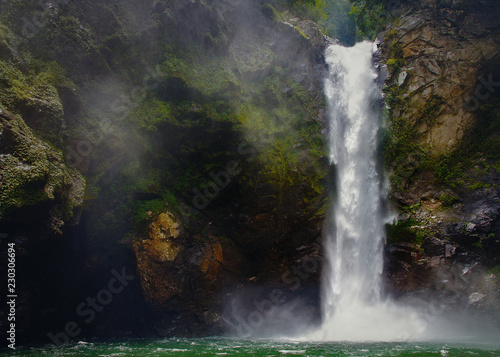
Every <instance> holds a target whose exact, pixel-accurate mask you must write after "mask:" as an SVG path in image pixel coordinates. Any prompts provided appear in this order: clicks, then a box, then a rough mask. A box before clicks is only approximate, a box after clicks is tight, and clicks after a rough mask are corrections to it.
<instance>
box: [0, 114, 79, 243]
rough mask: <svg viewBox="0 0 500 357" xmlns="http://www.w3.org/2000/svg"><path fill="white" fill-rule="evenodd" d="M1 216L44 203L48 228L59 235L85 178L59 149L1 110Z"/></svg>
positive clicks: (12, 215) (72, 212)
mask: <svg viewBox="0 0 500 357" xmlns="http://www.w3.org/2000/svg"><path fill="white" fill-rule="evenodd" d="M0 137H1V143H0V169H1V172H2V176H1V179H0V180H1V181H0V185H1V187H2V193H1V196H0V219H2V220H6V221H8V220H9V219H14V218H15V216H16V215H15V210H16V209H21V208H29V207H31V208H36V206H47V207H49V208H48V211H50V216H51V221H50V223H49V224H50V227H51V230H52V231H53V233H55V234H58V235H61V234H62V232H61V228H62V226H63V225H64V222H65V221H66V222H67V221H70V220H71V219H72V218H73V217H74V215H75V213H76V215H77V216H78V209H79V208H80V205H81V204H82V201H83V193H84V188H85V181H84V179H83V177H82V176H81V175H80V174H79V173H78V172H77V171H76V170H75V169H73V168H71V167H69V166H68V165H67V164H66V163H65V162H64V159H63V155H62V153H61V152H59V151H57V150H55V149H53V148H52V147H51V146H50V145H49V144H47V143H45V142H44V141H42V140H40V139H38V138H37V137H36V136H35V135H34V134H33V132H32V131H31V129H30V128H28V126H27V125H26V124H25V122H24V121H23V120H22V119H21V118H20V117H17V116H14V115H13V114H10V113H8V112H5V111H3V110H2V109H0Z"/></svg>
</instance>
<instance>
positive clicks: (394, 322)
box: [311, 41, 421, 341]
mask: <svg viewBox="0 0 500 357" xmlns="http://www.w3.org/2000/svg"><path fill="white" fill-rule="evenodd" d="M373 46H374V45H373V44H372V43H370V42H367V41H365V42H361V43H358V44H357V45H355V46H354V47H349V48H348V47H343V46H340V45H332V46H330V47H329V48H328V50H327V52H326V59H327V63H328V65H329V68H330V75H329V78H327V80H326V83H325V84H326V85H325V90H326V96H327V99H328V104H329V120H330V161H331V163H332V164H333V165H334V166H335V169H336V174H337V177H336V182H337V187H336V197H335V199H334V200H333V208H332V212H331V217H330V222H329V224H328V227H329V228H328V232H327V238H326V242H325V253H326V256H327V266H326V267H325V268H324V274H323V282H322V284H323V305H322V309H323V311H322V313H323V326H322V328H321V329H320V330H319V331H316V332H315V333H313V336H311V338H317V339H321V340H351V341H355V340H378V341H380V340H398V339H406V338H408V337H409V336H410V335H412V336H413V337H414V335H416V334H417V333H418V331H417V330H418V329H419V328H418V327H419V326H418V324H416V323H415V321H414V316H413V317H412V316H411V314H409V313H408V312H407V311H403V310H404V309H402V308H399V307H397V306H395V305H394V304H392V303H390V302H388V301H384V300H383V299H382V297H381V276H382V270H383V247H384V241H385V232H384V213H383V207H382V204H383V194H382V191H383V190H382V183H383V180H382V177H381V174H380V172H379V170H378V167H377V166H378V163H377V144H378V130H379V127H380V121H381V109H380V106H379V105H378V103H379V102H380V100H381V98H382V96H381V91H380V89H379V88H378V86H377V85H376V82H375V80H376V77H377V74H376V72H375V70H374V67H373V63H372V62H373V60H372V56H373ZM412 318H413V320H412ZM420 329H421V326H420Z"/></svg>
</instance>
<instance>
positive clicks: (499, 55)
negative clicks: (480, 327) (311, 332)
mask: <svg viewBox="0 0 500 357" xmlns="http://www.w3.org/2000/svg"><path fill="white" fill-rule="evenodd" d="M400 11H401V14H402V16H401V17H400V18H399V19H398V20H397V21H396V22H395V23H394V24H393V25H391V26H389V28H388V29H387V30H386V31H385V32H384V33H382V34H381V35H380V36H379V38H380V39H383V44H382V46H383V48H382V53H383V55H384V62H385V63H386V65H387V67H388V71H389V78H388V79H387V80H386V87H385V88H384V91H385V92H386V103H387V105H388V113H389V129H388V135H387V139H386V141H385V148H384V156H385V161H386V166H387V168H388V170H389V172H390V174H391V178H390V180H391V200H392V202H393V204H394V207H395V208H396V210H397V211H398V212H399V218H398V222H397V223H396V224H394V225H391V226H389V237H388V238H389V243H390V245H389V246H388V254H387V262H386V273H387V281H388V284H389V286H390V289H391V290H392V291H393V292H394V293H395V295H398V296H404V297H405V298H408V299H410V298H411V297H413V298H416V297H419V298H423V297H425V296H429V297H430V298H431V299H436V300H433V301H438V302H443V304H445V305H446V306H447V308H456V307H459V308H461V309H463V310H468V311H469V312H472V311H475V312H481V313H486V314H489V317H490V318H491V319H493V320H494V321H496V323H497V324H498V322H499V321H500V295H499V287H500V285H499V279H498V273H499V270H498V269H499V265H500V263H499V261H498V259H500V249H499V248H500V214H499V213H500V211H499V209H500V190H499V184H500V166H499V154H500V145H499V142H500V140H499V134H500V111H499V105H500V91H499V90H498V89H499V86H498V81H499V80H500V72H499V70H498V69H499V68H500V67H499V64H500V9H499V4H498V3H497V2H489V1H478V2H474V3H470V2H466V1H440V2H437V1H419V2H416V3H412V4H411V6H410V5H407V6H405V7H404V8H403V9H401V10H400Z"/></svg>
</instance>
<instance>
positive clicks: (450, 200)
mask: <svg viewBox="0 0 500 357" xmlns="http://www.w3.org/2000/svg"><path fill="white" fill-rule="evenodd" d="M439 200H440V201H441V203H442V204H443V206H445V207H449V206H453V205H454V204H455V203H457V202H458V201H459V197H458V196H457V195H455V194H448V193H443V194H442V195H441V196H439Z"/></svg>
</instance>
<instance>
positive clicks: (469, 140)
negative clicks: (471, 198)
mask: <svg viewBox="0 0 500 357" xmlns="http://www.w3.org/2000/svg"><path fill="white" fill-rule="evenodd" d="M499 103H500V99H494V100H492V101H490V103H488V104H485V105H484V106H483V107H482V108H481V109H480V110H479V111H478V112H477V114H478V115H477V121H476V123H475V124H474V126H473V127H471V128H470V129H469V131H468V132H467V133H466V135H465V136H464V138H463V139H462V141H461V142H460V143H459V144H458V145H457V146H456V147H455V149H454V150H453V151H452V152H450V153H449V154H445V155H443V156H442V157H441V158H439V160H438V161H437V162H436V164H435V165H434V172H435V174H436V177H437V179H438V180H439V182H441V183H442V184H444V185H446V186H449V187H458V186H461V185H463V184H464V183H465V182H467V181H468V182H470V183H469V185H468V189H469V190H476V189H480V188H488V187H489V184H487V183H484V182H479V181H476V180H474V179H472V178H471V177H470V173H469V172H468V171H469V168H472V167H474V166H476V165H477V166H479V167H480V166H483V168H484V170H483V172H482V174H487V173H488V172H487V171H488V170H489V167H490V165H489V164H488V163H490V164H491V167H493V168H495V169H496V168H497V167H498V165H499V164H498V163H499V161H500V136H499V134H500V110H499V109H498V104H499Z"/></svg>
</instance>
